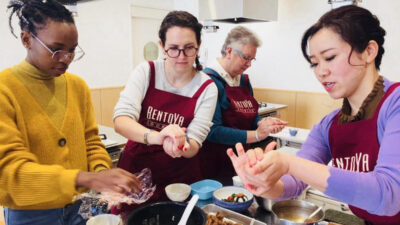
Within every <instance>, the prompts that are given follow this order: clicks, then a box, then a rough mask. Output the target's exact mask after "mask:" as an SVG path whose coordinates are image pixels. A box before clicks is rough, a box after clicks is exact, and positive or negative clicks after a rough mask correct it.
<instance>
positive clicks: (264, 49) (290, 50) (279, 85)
mask: <svg viewBox="0 0 400 225" xmlns="http://www.w3.org/2000/svg"><path fill="white" fill-rule="evenodd" d="M359 5H360V6H362V7H365V8H367V9H369V10H371V11H372V12H373V13H374V14H376V15H377V16H378V18H379V19H380V21H381V25H382V26H383V28H385V29H386V32H387V35H386V42H385V44H384V47H385V50H386V52H385V55H384V57H383V60H382V64H381V74H382V75H384V76H386V77H388V78H389V79H391V80H395V81H400V67H399V66H396V65H397V57H398V53H400V43H399V40H400V29H399V21H400V14H399V13H398V12H397V11H398V9H400V1H398V0H385V1H380V4H378V0H363V1H362V2H361V3H360V4H359ZM278 8H279V9H278V10H279V11H278V20H277V21H275V22H264V23H246V24H244V23H243V24H240V25H244V26H246V27H248V28H250V29H252V30H253V31H255V32H256V33H257V34H258V35H259V37H260V38H261V40H262V41H263V45H262V46H261V47H260V48H259V49H258V51H257V57H256V58H257V61H256V62H255V63H254V64H253V65H252V67H250V68H249V69H248V70H247V71H246V73H249V75H250V77H251V82H252V85H253V86H254V87H260V88H275V89H289V90H302V91H315V92H325V91H324V89H323V88H322V87H321V85H320V84H319V83H318V82H317V80H316V79H315V77H314V74H313V72H312V70H311V69H310V67H309V65H308V63H307V62H306V60H305V59H304V57H303V55H302V53H301V48H300V42H301V37H302V35H303V33H304V31H305V30H306V29H307V28H308V27H309V26H311V25H312V24H314V23H315V22H316V21H317V20H318V18H319V17H320V16H321V15H322V14H323V13H325V12H326V11H328V10H330V5H329V4H328V3H327V1H325V0H295V1H294V0H279V6H278ZM214 24H217V25H219V26H220V28H221V29H220V30H219V31H218V32H217V33H205V35H204V37H203V46H202V47H203V48H204V47H205V48H207V49H208V63H209V62H210V60H212V59H213V58H215V57H217V56H219V55H220V53H219V51H220V48H221V46H222V43H223V41H224V39H225V36H226V34H227V32H228V31H229V30H230V29H231V28H232V27H234V26H235V25H232V24H226V23H214ZM396 53H397V54H396Z"/></svg>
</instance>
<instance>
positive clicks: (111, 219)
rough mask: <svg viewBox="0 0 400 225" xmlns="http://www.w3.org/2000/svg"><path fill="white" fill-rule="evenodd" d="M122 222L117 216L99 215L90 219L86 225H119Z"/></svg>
mask: <svg viewBox="0 0 400 225" xmlns="http://www.w3.org/2000/svg"><path fill="white" fill-rule="evenodd" d="M119 224H122V220H121V218H120V217H119V216H116V215H113V214H100V215H97V216H94V217H92V218H90V219H89V220H88V221H87V222H86V225H119Z"/></svg>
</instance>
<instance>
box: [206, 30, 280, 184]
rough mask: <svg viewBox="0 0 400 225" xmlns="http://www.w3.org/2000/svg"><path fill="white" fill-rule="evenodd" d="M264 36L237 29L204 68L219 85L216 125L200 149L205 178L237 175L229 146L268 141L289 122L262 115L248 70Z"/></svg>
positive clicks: (215, 116) (215, 115) (214, 122)
mask: <svg viewBox="0 0 400 225" xmlns="http://www.w3.org/2000/svg"><path fill="white" fill-rule="evenodd" d="M260 45H261V41H260V39H259V38H258V37H257V36H256V34H254V33H253V32H252V31H251V30H249V29H248V28H246V27H243V26H237V27H235V28H233V29H232V30H231V31H230V32H229V34H228V36H227V37H226V39H225V43H224V45H223V46H222V49H221V55H222V57H221V58H217V59H216V60H215V61H214V63H213V64H211V66H210V67H208V68H206V69H205V70H204V72H205V73H207V74H208V75H209V76H210V77H211V78H212V79H213V80H214V82H215V84H216V85H217V88H218V101H217V106H216V109H215V114H214V117H213V121H212V122H213V126H212V127H211V131H210V133H209V134H208V136H207V139H206V141H205V142H204V144H203V147H202V150H201V151H200V159H201V160H200V161H201V167H202V174H203V177H204V178H228V177H231V176H233V175H234V174H235V171H234V169H233V167H232V164H231V162H230V160H229V158H228V156H227V155H226V149H227V148H232V147H233V146H234V145H235V144H236V143H238V142H240V143H242V144H250V143H255V142H259V141H262V140H264V139H265V138H267V137H268V135H269V134H270V133H276V132H279V131H280V130H282V129H283V127H284V126H285V125H286V124H287V123H286V122H284V121H281V120H279V119H277V118H271V117H267V118H264V119H261V118H260V117H259V116H258V103H257V101H256V100H255V99H254V97H253V89H252V87H251V84H250V82H249V78H248V76H247V74H243V73H244V71H245V70H246V69H247V68H249V67H250V66H251V64H252V62H254V61H255V57H256V53H257V48H258V47H259V46H260Z"/></svg>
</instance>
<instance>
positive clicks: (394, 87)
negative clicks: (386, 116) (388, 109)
mask: <svg viewBox="0 0 400 225" xmlns="http://www.w3.org/2000/svg"><path fill="white" fill-rule="evenodd" d="M398 86H400V82H397V83H394V84H392V85H391V86H390V87H389V88H388V90H387V91H386V93H385V95H384V96H383V97H382V99H381V101H380V102H379V104H378V106H377V107H376V110H375V113H374V116H376V117H378V114H379V111H380V109H381V107H382V105H383V103H384V102H385V100H386V99H387V98H388V97H389V96H390V94H392V92H393V91H394V90H395V89H396V88H397V87H398Z"/></svg>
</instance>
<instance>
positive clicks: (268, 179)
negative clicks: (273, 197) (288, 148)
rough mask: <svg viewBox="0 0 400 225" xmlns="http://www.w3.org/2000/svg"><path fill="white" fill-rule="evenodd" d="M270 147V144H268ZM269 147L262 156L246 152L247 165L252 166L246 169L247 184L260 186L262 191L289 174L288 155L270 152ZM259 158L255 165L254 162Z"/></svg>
mask: <svg viewBox="0 0 400 225" xmlns="http://www.w3.org/2000/svg"><path fill="white" fill-rule="evenodd" d="M270 145H271V144H270ZM274 145H275V144H274ZM270 147H271V146H269V145H268V146H267V147H266V149H265V152H264V153H263V156H261V155H260V152H254V151H253V152H248V153H247V154H248V155H249V156H248V158H249V164H252V165H253V166H251V167H250V168H249V169H248V173H249V174H251V175H248V178H247V179H248V180H249V182H251V183H253V184H255V185H258V186H262V187H263V189H265V190H269V189H270V188H272V187H273V186H274V185H275V184H276V183H277V182H278V181H279V180H280V178H281V177H282V176H283V175H285V174H287V173H288V172H289V163H288V162H289V161H288V159H287V157H288V154H286V153H282V152H279V151H272V149H271V148H270ZM256 158H257V159H259V158H262V159H261V160H259V161H258V162H257V163H256V164H254V161H255V160H256Z"/></svg>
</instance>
